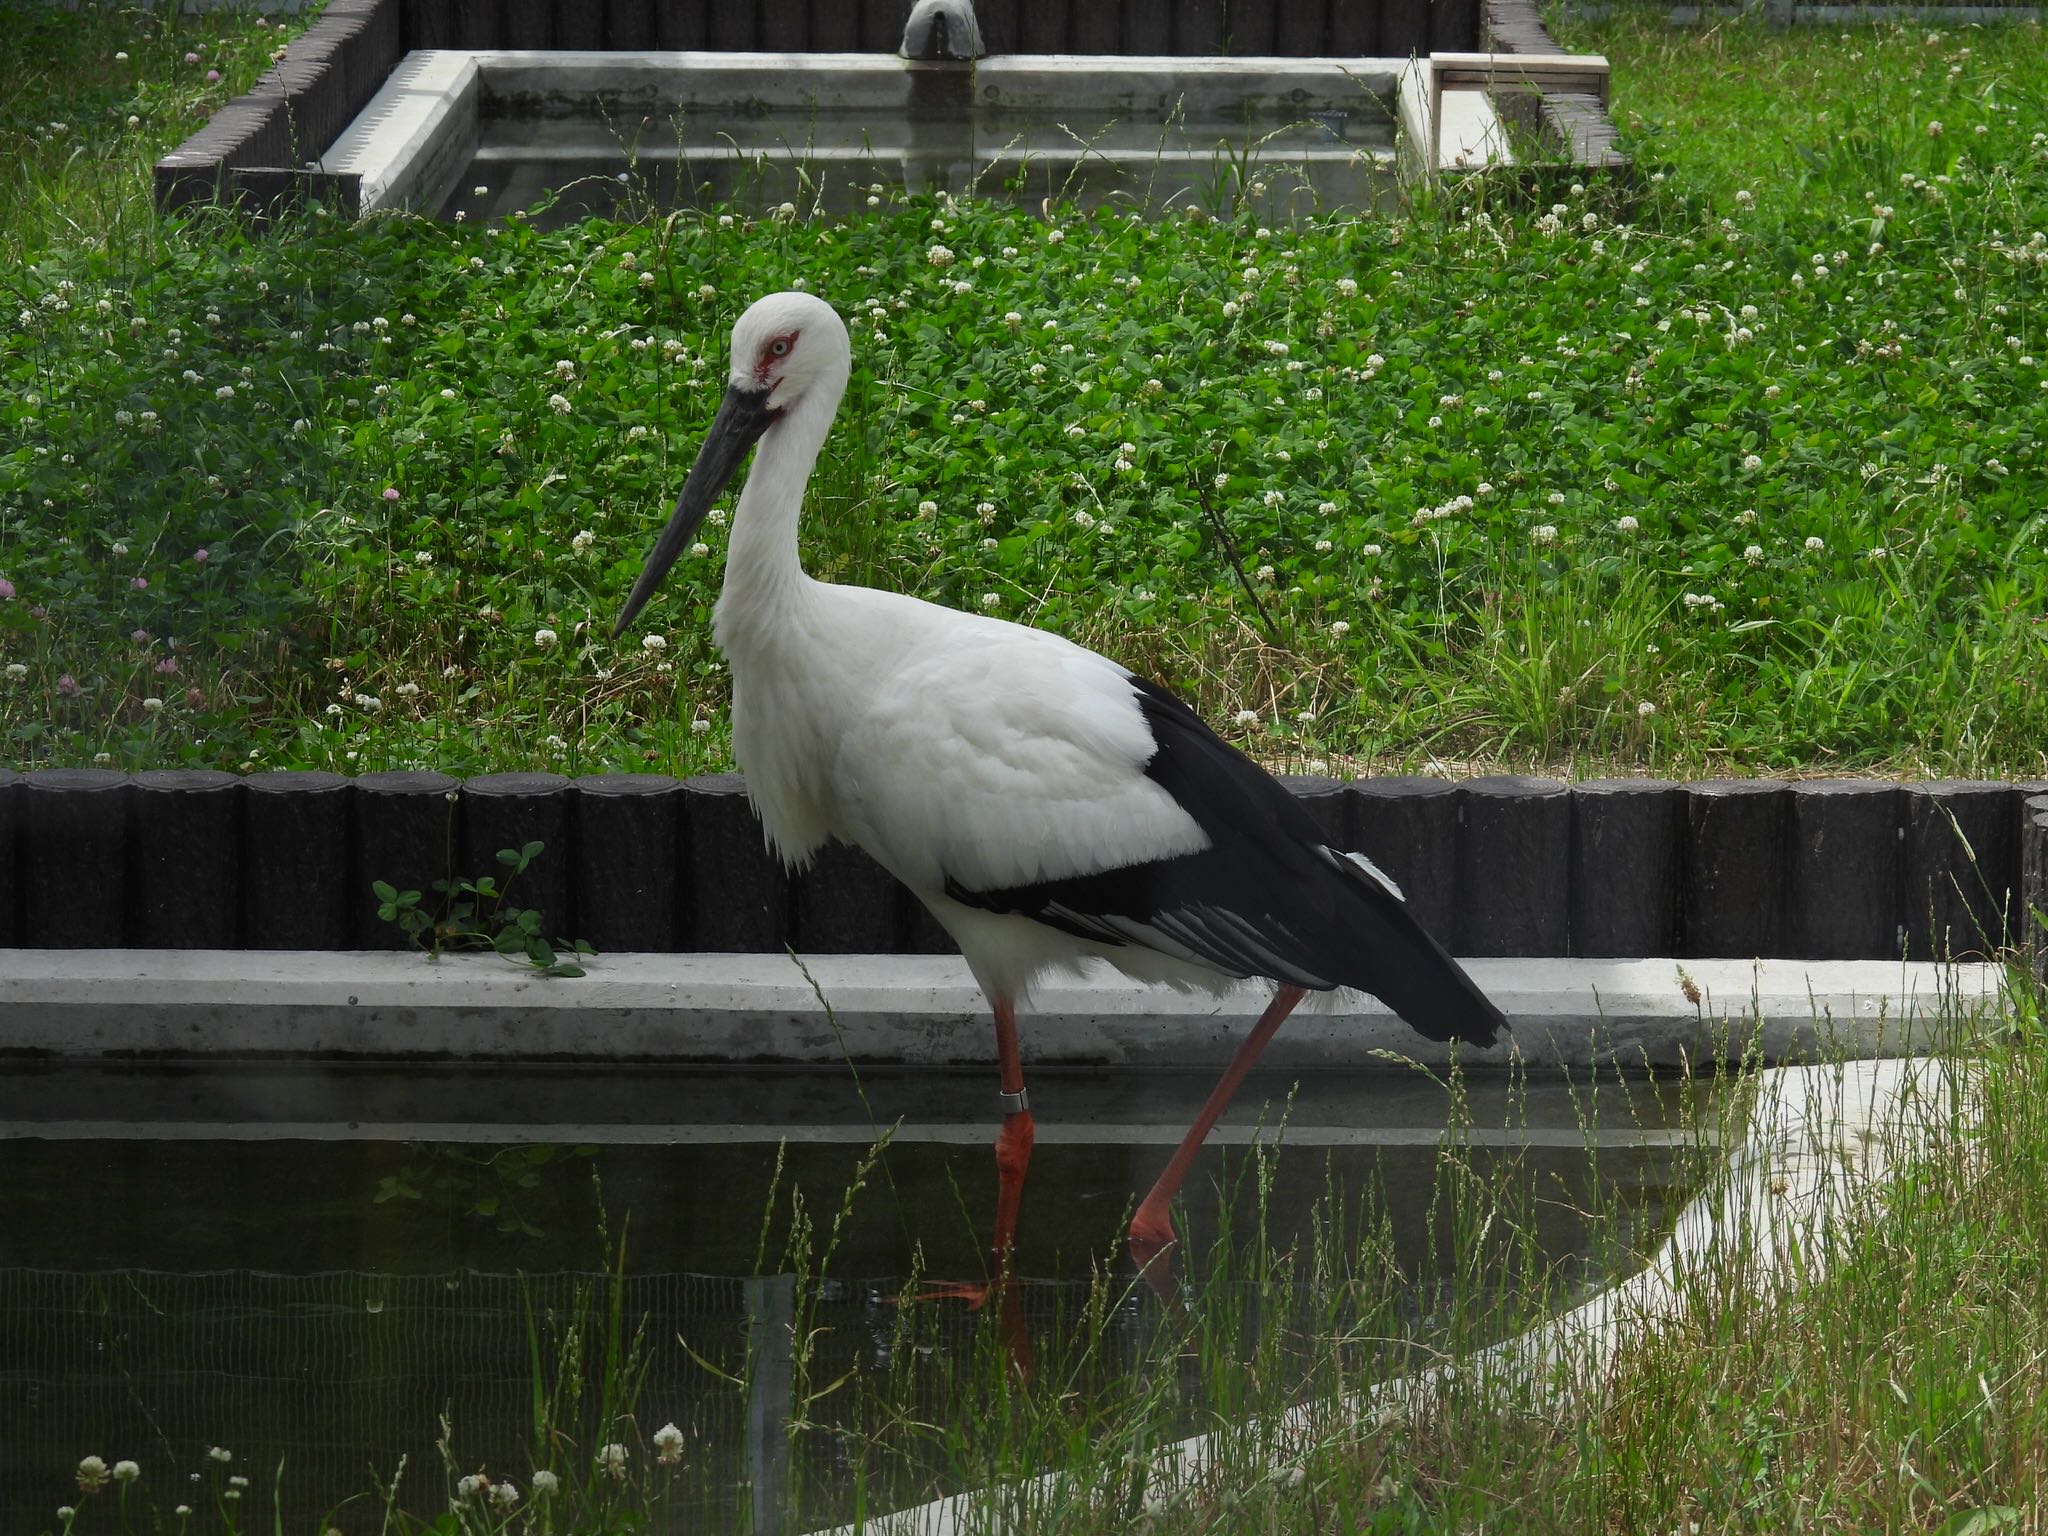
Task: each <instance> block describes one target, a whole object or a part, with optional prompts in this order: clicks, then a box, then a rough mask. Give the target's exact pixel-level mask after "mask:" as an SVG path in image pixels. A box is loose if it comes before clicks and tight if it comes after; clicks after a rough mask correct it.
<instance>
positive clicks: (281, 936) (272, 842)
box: [241, 769, 372, 949]
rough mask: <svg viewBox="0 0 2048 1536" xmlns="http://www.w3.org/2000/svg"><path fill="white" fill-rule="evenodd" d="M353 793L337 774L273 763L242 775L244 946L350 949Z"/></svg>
mask: <svg viewBox="0 0 2048 1536" xmlns="http://www.w3.org/2000/svg"><path fill="white" fill-rule="evenodd" d="M354 794H355V786H354V785H353V784H352V783H351V782H350V781H349V780H348V779H346V778H343V777H342V776H341V775H340V774H338V773H318V772H304V771H294V770H290V769H276V770H273V771H271V772H268V773H253V774H251V775H250V776H249V777H248V778H247V779H245V780H243V781H242V805H241V811H242V837H241V843H242V878H241V887H242V914H241V915H242V937H241V943H242V946H243V947H244V948H246V949H347V948H349V947H350V945H351V943H352V942H353V924H352V918H353V914H354V908H355V903H354V901H353V900H351V897H352V895H353V886H354V883H355V880H356V873H355V870H354V867H353V859H352V856H351V843H352V838H351V832H350V828H351V826H352V824H353V818H352V816H351V807H350V801H351V799H352V798H353V796H354ZM370 878H372V877H369V876H365V877H364V880H365V882H367V880H368V879H370Z"/></svg>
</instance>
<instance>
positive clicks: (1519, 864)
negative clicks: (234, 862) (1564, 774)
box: [1454, 774, 1572, 955]
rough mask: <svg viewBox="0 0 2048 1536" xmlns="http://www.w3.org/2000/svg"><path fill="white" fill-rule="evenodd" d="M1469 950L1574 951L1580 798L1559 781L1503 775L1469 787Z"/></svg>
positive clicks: (1462, 895)
mask: <svg viewBox="0 0 2048 1536" xmlns="http://www.w3.org/2000/svg"><path fill="white" fill-rule="evenodd" d="M1463 794H1464V806H1463V811H1464V815H1463V818H1462V821H1463V825H1462V826H1461V827H1460V828H1459V838H1458V927H1457V934H1458V942H1457V944H1456V946H1454V947H1455V950H1456V952H1457V953H1458V954H1461V955H1565V954H1570V953H1571V898H1570V895H1569V891H1568V882H1569V878H1570V870H1571V845H1572V797H1571V791H1570V790H1569V789H1568V788H1567V787H1566V786H1565V784H1564V783H1563V781H1561V780H1558V779H1536V778H1524V777H1521V776H1518V775H1511V774H1501V775H1496V776H1489V777H1486V778H1479V779H1473V780H1472V781H1470V782H1469V783H1467V784H1466V785H1465V786H1464V790H1463Z"/></svg>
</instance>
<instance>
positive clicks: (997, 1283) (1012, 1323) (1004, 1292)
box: [896, 1275, 1032, 1382]
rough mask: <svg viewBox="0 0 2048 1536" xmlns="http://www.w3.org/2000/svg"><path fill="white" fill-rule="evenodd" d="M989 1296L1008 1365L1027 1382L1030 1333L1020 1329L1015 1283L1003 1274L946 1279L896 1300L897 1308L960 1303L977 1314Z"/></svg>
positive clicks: (1021, 1319)
mask: <svg viewBox="0 0 2048 1536" xmlns="http://www.w3.org/2000/svg"><path fill="white" fill-rule="evenodd" d="M991 1297H993V1298H994V1299H995V1301H996V1303H997V1305H996V1326H997V1327H998V1328H1000V1329H1001V1330H1002V1334H1003V1348H1004V1349H1005V1350H1006V1351H1007V1352H1008V1353H1009V1356H1010V1364H1011V1365H1012V1366H1014V1367H1015V1368H1016V1371H1017V1375H1018V1376H1019V1378H1021V1379H1022V1380H1024V1381H1027V1382H1028V1381H1030V1380H1031V1374H1032V1366H1031V1331H1030V1330H1029V1329H1028V1328H1026V1327H1025V1326H1024V1308H1023V1307H1022V1306H1021V1305H1020V1304H1019V1302H1018V1300H1017V1281H1016V1278H1015V1277H1014V1276H1010V1275H1005V1276H1004V1277H1003V1278H1002V1279H1001V1280H983V1281H971V1280H949V1281H940V1282H938V1283H936V1284H933V1285H928V1286H926V1287H925V1288H924V1289H923V1290H921V1291H918V1292H916V1293H915V1294H913V1295H909V1296H899V1297H897V1298H896V1302H897V1304H898V1305H903V1306H912V1305H916V1304H917V1303H919V1302H926V1301H964V1302H966V1303H967V1310H968V1311H970V1312H980V1311H982V1310H983V1309H984V1308H986V1307H987V1306H988V1303H989V1299H990V1298H991Z"/></svg>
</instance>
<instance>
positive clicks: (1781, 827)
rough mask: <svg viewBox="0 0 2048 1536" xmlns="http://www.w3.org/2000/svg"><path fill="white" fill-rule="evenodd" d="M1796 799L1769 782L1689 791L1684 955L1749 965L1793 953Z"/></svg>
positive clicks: (1723, 782)
mask: <svg viewBox="0 0 2048 1536" xmlns="http://www.w3.org/2000/svg"><path fill="white" fill-rule="evenodd" d="M1791 804H1792V793H1791V788H1790V786H1789V785H1786V784H1783V783H1777V782H1773V781H1771V780H1767V779H1705V780H1701V781H1699V782H1696V783H1691V784H1688V785H1686V786H1685V852H1684V865H1683V869H1684V875H1683V878H1682V881H1681V884H1680V886H1679V899H1678V911H1679V932H1678V943H1679V948H1678V952H1679V954H1681V955H1684V956H1689V957H1692V956H1696V957H1699V958H1715V957H1719V958H1723V959H1746V958H1750V957H1758V956H1770V955H1784V954H1788V953H1790V950H1789V947H1788V946H1787V944H1786V942H1785V939H1786V936H1785V899H1784V893H1785V889H1786V885H1787V882H1788V874H1789V872H1788V871H1787V869H1786V867H1785V866H1786V855H1787V853H1788V851H1789V847H1790V840H1789V837H1788V831H1787V829H1788V826H1789V823H1790V816H1791Z"/></svg>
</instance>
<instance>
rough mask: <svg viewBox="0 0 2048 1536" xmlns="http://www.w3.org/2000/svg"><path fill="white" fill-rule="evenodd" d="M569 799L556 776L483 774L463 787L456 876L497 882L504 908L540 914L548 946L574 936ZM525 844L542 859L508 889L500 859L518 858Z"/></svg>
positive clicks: (566, 784)
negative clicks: (507, 854) (536, 848)
mask: <svg viewBox="0 0 2048 1536" xmlns="http://www.w3.org/2000/svg"><path fill="white" fill-rule="evenodd" d="M569 799H570V795H569V780H568V778H567V777H566V776H564V775H562V774H559V773H485V774H479V775H477V776H476V777H475V778H473V779H470V780H468V781H467V782H465V783H464V784H463V786H462V840H461V848H462V862H461V864H460V865H458V866H457V868H456V871H455V873H456V875H457V876H458V877H460V878H462V879H465V880H475V879H478V878H479V877H481V876H484V875H489V876H490V877H491V878H493V879H494V880H496V881H497V882H498V884H499V887H500V888H501V889H505V890H506V891H507V895H506V898H505V903H506V905H508V906H513V907H520V908H524V909H525V910H527V911H531V912H538V913H539V914H540V934H541V937H542V938H544V939H546V940H548V941H549V942H550V943H552V942H554V941H555V940H556V939H568V938H574V937H575V935H574V934H573V933H571V932H570V928H571V926H572V924H573V920H574V919H573V914H572V913H571V912H570V910H569V889H570V884H571V876H572V875H573V873H574V869H575V858H574V856H573V854H572V853H571V851H570V848H569ZM528 843H539V844H541V852H540V855H539V857H537V858H536V859H535V860H534V861H533V862H532V863H531V864H529V865H527V867H526V869H525V871H524V872H523V873H522V874H520V875H519V877H518V878H517V879H516V880H513V881H512V882H511V884H510V885H509V887H508V886H507V884H506V882H507V880H508V879H509V878H510V875H511V869H510V866H508V865H506V864H503V863H501V862H499V859H498V854H499V852H500V851H501V850H507V849H509V850H511V851H512V852H514V853H517V852H518V851H519V850H520V849H522V848H524V847H525V846H526V845H527V844H528Z"/></svg>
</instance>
